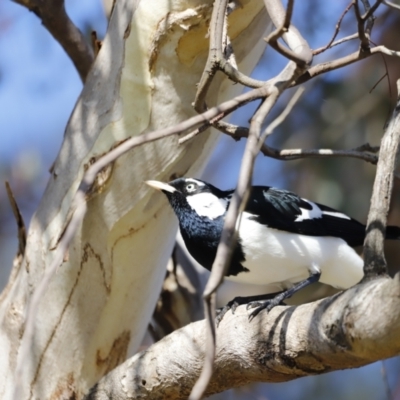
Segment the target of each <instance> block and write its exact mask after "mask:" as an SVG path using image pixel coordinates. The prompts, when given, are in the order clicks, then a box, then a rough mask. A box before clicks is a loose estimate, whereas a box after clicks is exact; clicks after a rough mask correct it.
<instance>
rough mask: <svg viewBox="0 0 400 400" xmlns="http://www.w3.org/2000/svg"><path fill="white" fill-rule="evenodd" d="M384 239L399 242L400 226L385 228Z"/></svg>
mask: <svg viewBox="0 0 400 400" xmlns="http://www.w3.org/2000/svg"><path fill="white" fill-rule="evenodd" d="M386 239H393V240H396V239H397V240H400V226H387V227H386Z"/></svg>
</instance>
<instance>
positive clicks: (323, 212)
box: [322, 211, 351, 219]
mask: <svg viewBox="0 0 400 400" xmlns="http://www.w3.org/2000/svg"><path fill="white" fill-rule="evenodd" d="M322 214H325V215H332V217H337V218H343V219H351V218H350V217H349V216H348V215H346V214H343V213H341V212H339V211H322Z"/></svg>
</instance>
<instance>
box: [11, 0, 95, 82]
mask: <svg viewBox="0 0 400 400" xmlns="http://www.w3.org/2000/svg"><path fill="white" fill-rule="evenodd" d="M14 1H15V2H16V3H18V4H21V5H23V6H25V7H27V8H28V9H29V10H30V11H32V12H34V13H35V14H36V15H37V16H38V17H39V18H40V19H41V20H42V23H43V25H44V26H45V27H46V28H47V30H48V31H49V32H50V33H51V34H52V35H53V37H54V39H56V40H57V41H58V42H59V43H60V44H61V46H62V47H63V49H64V50H65V51H66V53H67V54H68V56H69V57H70V58H71V60H72V62H73V63H74V65H75V68H76V69H77V71H78V73H79V76H80V77H81V80H82V82H85V80H86V76H87V74H88V73H89V70H90V68H91V66H92V64H93V60H94V53H93V49H92V48H91V47H90V46H89V43H88V42H87V41H86V39H85V37H84V36H83V34H82V32H81V31H80V30H79V29H78V28H77V27H76V26H75V25H74V23H73V22H72V21H71V19H70V18H69V16H68V14H67V12H66V11H65V6H64V1H63V0H55V1H51V0H14Z"/></svg>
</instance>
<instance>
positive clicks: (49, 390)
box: [0, 0, 269, 400]
mask: <svg viewBox="0 0 400 400" xmlns="http://www.w3.org/2000/svg"><path fill="white" fill-rule="evenodd" d="M212 3H213V2H212V1H211V0H203V1H195V0H186V1H178V0H157V1H156V0H152V1H139V0H136V1H135V0H131V1H128V0H125V1H123V0H119V1H117V2H115V8H114V11H113V14H112V17H111V19H110V25H109V30H108V33H107V36H106V38H105V40H104V43H103V46H102V48H101V51H100V53H99V55H98V57H97V59H96V61H95V64H94V66H93V68H92V70H91V72H90V74H89V76H88V79H87V82H86V85H85V87H84V89H83V92H82V94H81V97H80V98H79V100H78V102H77V104H76V107H75V109H74V111H73V114H72V116H71V118H70V121H69V123H68V126H67V128H66V132H65V137H64V142H63V145H62V147H61V150H60V153H59V155H58V157H57V159H56V161H55V163H54V166H53V168H52V171H51V176H50V179H49V183H48V186H47V189H46V192H45V194H44V196H43V199H42V201H41V203H40V206H39V208H38V210H37V212H36V213H35V215H34V216H33V218H32V221H31V224H30V228H29V232H28V238H27V239H28V240H27V247H26V250H25V255H24V257H23V258H21V259H16V263H15V266H14V269H13V271H12V274H11V278H10V281H9V283H8V285H7V287H6V288H5V290H4V292H3V294H2V296H1V298H0V302H1V303H0V318H1V321H2V326H1V336H0V348H1V349H2V355H1V357H0V397H1V398H2V399H9V398H11V396H12V391H13V387H14V385H16V384H17V385H18V387H20V390H21V393H22V395H21V397H20V398H21V399H41V400H43V399H60V398H62V399H64V398H65V399H67V398H68V399H70V398H71V399H72V398H74V399H79V398H81V397H82V395H83V393H85V392H86V391H87V390H88V388H89V387H91V386H92V385H93V384H94V383H95V382H96V381H98V379H99V378H100V377H101V376H103V375H104V374H106V373H107V372H108V371H110V370H111V369H113V368H114V367H115V366H117V365H118V364H120V363H121V362H122V361H124V360H125V359H126V358H127V356H128V355H130V354H133V353H135V352H136V351H137V349H138V346H139V344H140V343H141V340H142V338H143V335H144V333H145V330H146V328H147V325H148V321H149V319H150V317H151V314H152V312H153V310H154V306H155V303H156V300H157V298H158V295H159V292H160V288H161V284H162V281H163V278H164V275H165V265H166V262H167V259H168V257H169V256H170V253H171V249H172V246H173V242H174V239H175V238H174V234H173V231H174V230H175V229H176V221H175V218H174V217H173V214H172V211H171V209H170V207H169V206H168V205H167V202H166V201H165V199H164V197H163V196H160V195H159V194H157V193H155V192H153V191H151V190H149V189H147V188H146V187H145V185H144V184H143V181H144V180H146V179H157V180H163V181H168V180H170V179H171V178H172V177H173V176H176V175H187V176H193V175H196V174H198V173H199V171H200V170H201V168H202V166H203V165H204V162H205V160H206V159H207V156H208V155H209V154H210V151H211V149H212V147H213V145H214V144H215V141H216V135H215V134H211V133H203V134H201V135H198V136H197V137H196V138H195V139H193V140H191V141H189V142H187V143H186V144H185V145H178V138H177V137H176V136H171V137H169V138H166V139H163V140H160V141H157V142H153V143H149V144H146V145H144V146H141V147H139V148H136V149H133V150H132V151H130V152H129V153H127V154H125V155H124V156H122V157H121V158H119V159H118V160H117V161H116V162H115V163H114V164H113V165H111V166H109V167H108V168H106V169H105V170H104V171H103V172H102V173H101V174H100V176H99V178H98V179H97V182H96V185H95V189H94V191H93V192H92V193H91V197H90V200H89V202H88V211H87V213H86V216H85V218H84V221H83V224H82V226H81V227H80V229H79V230H78V232H77V233H76V235H75V237H74V240H73V242H72V244H71V245H70V247H69V249H68V252H67V254H66V255H65V258H64V262H63V263H62V265H61V266H60V267H59V270H58V272H57V274H56V275H55V276H54V277H53V279H52V280H51V282H50V284H49V286H48V287H47V290H46V292H45V294H44V295H43V297H42V298H41V302H40V305H39V308H38V310H37V314H36V316H35V326H34V337H33V341H32V343H31V349H30V354H29V358H27V359H25V360H23V365H24V368H23V374H22V376H21V377H18V376H16V375H15V368H16V365H17V361H18V357H21V355H20V356H19V355H18V354H19V350H20V348H21V343H22V341H23V340H24V336H23V334H24V329H25V325H24V322H25V319H26V316H27V307H28V305H29V303H30V300H31V298H32V294H33V293H34V291H35V287H36V286H37V284H38V282H40V280H41V279H42V276H43V273H44V271H46V269H47V268H48V266H49V265H50V263H51V261H52V259H53V254H54V252H53V251H52V250H54V248H55V247H56V246H57V243H58V240H59V238H60V236H61V234H62V232H63V228H64V227H65V224H66V221H67V220H68V218H70V215H71V201H72V198H73V196H74V194H75V192H76V190H77V188H78V186H79V184H80V181H81V179H82V176H83V173H84V171H85V170H86V169H87V166H88V165H90V164H91V163H92V162H93V161H94V160H96V159H97V158H98V157H99V156H101V155H102V154H104V153H106V152H107V151H108V150H109V149H111V148H112V147H113V146H115V145H116V144H117V143H119V142H121V141H124V140H125V139H127V138H129V137H131V136H137V135H141V134H143V133H145V132H149V131H152V130H155V129H158V128H161V127H167V126H172V125H174V124H176V123H178V122H180V121H182V120H184V119H186V118H188V117H190V116H192V115H194V111H193V109H192V106H191V103H192V102H193V99H194V96H195V92H196V83H197V82H198V81H199V79H200V76H201V73H202V70H203V67H204V64H205V61H206V58H207V55H208V38H207V32H208V24H209V20H210V16H211V11H212ZM268 21H269V20H268V18H267V15H266V12H265V10H264V5H263V3H262V2H260V1H257V0H242V1H241V7H238V8H237V9H236V10H235V11H233V12H232V13H231V14H230V16H229V35H230V38H231V40H232V44H233V48H234V50H235V54H236V57H237V61H238V63H239V67H240V69H241V70H242V71H243V72H245V73H248V72H249V71H250V70H251V69H252V68H253V67H254V65H255V64H256V62H257V61H258V59H259V57H260V55H261V54H262V52H263V49H264V45H265V42H264V41H263V40H262V38H263V35H264V34H265V30H266V29H267V27H268V25H269V22H268ZM238 90H240V86H239V85H233V84H232V83H231V82H228V81H226V79H222V74H221V76H220V77H218V78H217V79H215V80H214V81H213V87H212V88H211V89H210V90H209V93H210V97H209V98H208V102H209V104H212V105H214V104H217V103H219V102H221V101H222V100H224V99H227V98H230V97H231V96H232V95H233V94H234V93H235V92H237V91H238Z"/></svg>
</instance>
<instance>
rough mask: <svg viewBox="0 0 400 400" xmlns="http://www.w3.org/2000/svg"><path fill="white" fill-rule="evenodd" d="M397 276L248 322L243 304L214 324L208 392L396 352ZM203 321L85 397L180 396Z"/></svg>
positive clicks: (199, 359)
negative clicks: (213, 358) (212, 365)
mask: <svg viewBox="0 0 400 400" xmlns="http://www.w3.org/2000/svg"><path fill="white" fill-rule="evenodd" d="M399 308H400V279H399V276H398V275H397V276H396V277H395V278H394V279H390V278H380V279H378V280H375V281H369V282H366V283H364V284H360V285H357V286H355V287H353V288H351V289H349V290H347V291H346V292H342V293H338V294H337V295H335V296H333V297H330V298H326V299H323V300H319V301H316V302H314V303H309V304H305V305H301V306H297V307H294V306H292V307H282V306H278V307H275V308H274V309H273V310H272V311H270V312H269V313H266V312H261V313H260V314H259V315H257V317H256V318H254V319H253V320H252V321H251V322H249V320H248V314H249V311H247V310H246V307H245V306H241V307H239V308H238V309H237V310H236V314H235V315H233V314H232V313H230V312H228V313H227V314H226V315H225V317H224V319H223V320H222V322H221V324H220V325H219V327H218V329H217V348H216V358H215V364H214V366H215V370H214V373H213V376H212V378H211V381H210V384H209V387H208V389H207V393H206V394H207V395H210V394H213V393H218V392H221V391H223V390H227V389H230V388H233V387H239V386H242V385H245V384H249V383H252V382H283V381H288V380H292V379H296V378H299V377H302V376H308V375H316V374H322V373H325V372H330V371H335V370H338V369H346V368H355V367H360V366H362V365H365V364H368V363H371V362H374V361H377V360H381V359H384V358H388V357H393V356H396V355H398V354H400V314H399V312H398V310H399ZM205 330H206V329H205V321H199V322H195V323H192V324H190V325H188V326H185V327H184V328H182V329H179V330H177V331H175V332H173V333H171V334H170V335H169V336H167V337H165V338H164V339H162V340H160V341H159V342H157V343H155V344H154V345H152V346H151V347H149V348H148V349H147V350H145V351H143V352H141V353H139V354H137V355H135V356H134V357H132V358H131V359H130V360H127V361H126V362H125V363H123V364H122V365H120V366H118V367H117V368H116V369H115V370H113V371H111V372H110V373H109V374H108V375H106V376H105V377H104V378H102V379H101V381H100V382H99V383H98V384H97V385H96V386H95V387H94V388H93V389H92V390H91V392H90V394H89V395H88V396H87V397H86V398H85V400H111V399H119V400H124V399H146V400H184V399H187V397H188V395H189V393H190V390H191V388H192V386H193V384H194V383H195V381H196V379H197V377H198V376H199V374H200V371H201V368H202V366H203V359H204V347H205Z"/></svg>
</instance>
